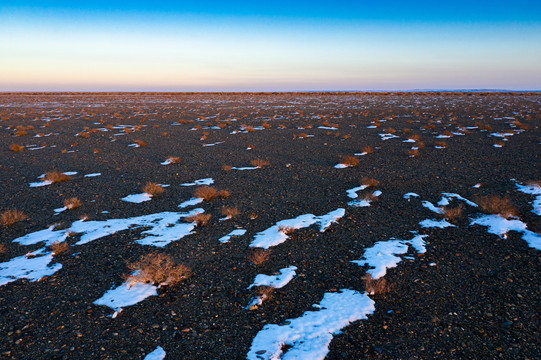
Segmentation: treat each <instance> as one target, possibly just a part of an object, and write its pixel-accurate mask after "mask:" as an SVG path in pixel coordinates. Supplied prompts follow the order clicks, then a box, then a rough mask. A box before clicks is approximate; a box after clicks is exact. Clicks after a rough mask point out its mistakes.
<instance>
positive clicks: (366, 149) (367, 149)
mask: <svg viewBox="0 0 541 360" xmlns="http://www.w3.org/2000/svg"><path fill="white" fill-rule="evenodd" d="M373 152H374V149H373V148H372V147H371V146H365V147H363V153H365V154H372V153H373Z"/></svg>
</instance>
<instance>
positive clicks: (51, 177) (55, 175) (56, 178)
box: [43, 171, 71, 184]
mask: <svg viewBox="0 0 541 360" xmlns="http://www.w3.org/2000/svg"><path fill="white" fill-rule="evenodd" d="M68 180H71V176H69V175H66V174H64V173H61V172H59V171H51V172H48V173H46V174H45V176H44V177H43V181H49V182H51V184H56V183H59V182H64V181H68Z"/></svg>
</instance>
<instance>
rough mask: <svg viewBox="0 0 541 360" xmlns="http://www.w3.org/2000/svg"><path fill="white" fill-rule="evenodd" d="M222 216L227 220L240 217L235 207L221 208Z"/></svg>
mask: <svg viewBox="0 0 541 360" xmlns="http://www.w3.org/2000/svg"><path fill="white" fill-rule="evenodd" d="M222 215H223V216H225V217H226V218H227V219H233V218H234V217H237V216H239V215H240V211H239V209H237V208H236V207H223V208H222Z"/></svg>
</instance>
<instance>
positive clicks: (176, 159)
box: [165, 156, 180, 164]
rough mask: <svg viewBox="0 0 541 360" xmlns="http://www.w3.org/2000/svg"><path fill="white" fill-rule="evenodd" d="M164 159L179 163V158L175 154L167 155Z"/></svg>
mask: <svg viewBox="0 0 541 360" xmlns="http://www.w3.org/2000/svg"><path fill="white" fill-rule="evenodd" d="M165 161H168V162H169V163H170V164H178V163H180V158H179V157H176V156H169V157H168V158H167V159H165Z"/></svg>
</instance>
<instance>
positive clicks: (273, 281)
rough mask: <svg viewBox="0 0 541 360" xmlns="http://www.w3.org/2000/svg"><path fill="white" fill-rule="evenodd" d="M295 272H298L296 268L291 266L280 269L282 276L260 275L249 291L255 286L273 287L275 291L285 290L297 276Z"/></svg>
mask: <svg viewBox="0 0 541 360" xmlns="http://www.w3.org/2000/svg"><path fill="white" fill-rule="evenodd" d="M295 270H297V267H296V266H290V267H287V268H284V269H280V275H264V274H259V275H257V276H256V277H255V280H254V282H253V283H252V285H250V286H248V289H251V288H252V287H253V286H271V287H273V288H275V289H280V288H283V287H284V286H286V285H287V284H288V283H289V282H290V281H291V280H292V279H293V277H294V276H295V275H296V273H295Z"/></svg>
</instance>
